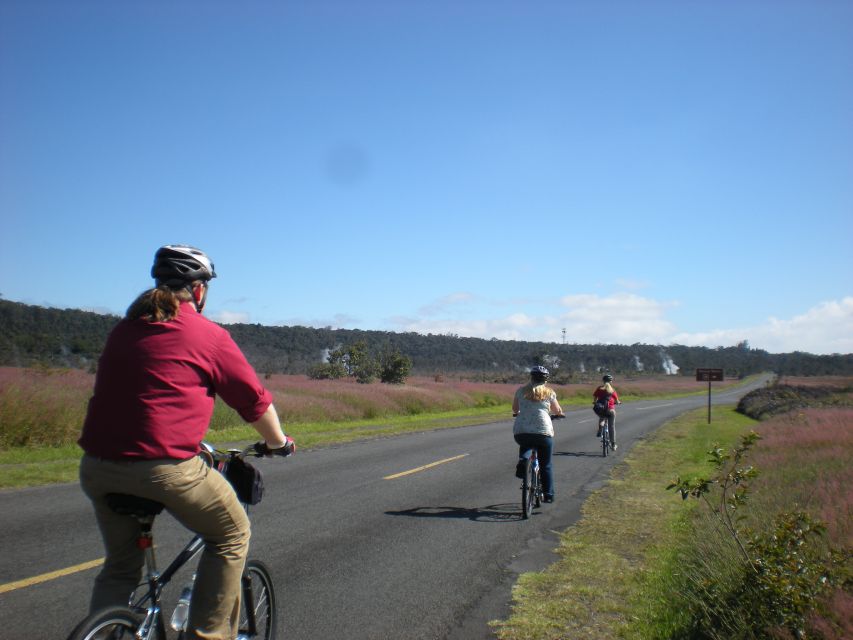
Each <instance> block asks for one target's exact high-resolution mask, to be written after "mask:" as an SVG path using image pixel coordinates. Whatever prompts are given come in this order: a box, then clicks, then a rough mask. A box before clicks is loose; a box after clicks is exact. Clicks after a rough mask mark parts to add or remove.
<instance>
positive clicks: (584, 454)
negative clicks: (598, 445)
mask: <svg viewBox="0 0 853 640" xmlns="http://www.w3.org/2000/svg"><path fill="white" fill-rule="evenodd" d="M551 455H552V456H568V457H570V458H600V457H601V451H600V450H599V451H555V452H554V453H552V454H551Z"/></svg>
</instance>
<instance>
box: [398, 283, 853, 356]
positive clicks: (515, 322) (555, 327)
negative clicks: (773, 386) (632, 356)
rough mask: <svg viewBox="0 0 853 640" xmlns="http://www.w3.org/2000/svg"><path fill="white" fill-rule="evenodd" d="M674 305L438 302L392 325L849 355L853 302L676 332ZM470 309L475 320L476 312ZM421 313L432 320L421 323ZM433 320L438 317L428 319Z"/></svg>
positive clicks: (586, 298) (585, 299) (577, 300)
mask: <svg viewBox="0 0 853 640" xmlns="http://www.w3.org/2000/svg"><path fill="white" fill-rule="evenodd" d="M474 298H476V296H473V295H472V294H453V295H451V296H446V297H445V298H442V299H441V301H445V302H446V303H448V309H446V310H449V307H453V306H455V304H454V303H456V302H463V301H465V302H469V301H470V300H472V299H474ZM480 301H481V302H482V300H480ZM439 302H440V301H439ZM486 302H489V301H486ZM539 302H541V301H539ZM676 304H677V303H674V302H660V301H658V300H653V299H651V298H645V297H642V296H638V295H636V294H633V293H618V294H614V295H610V296H600V295H597V294H577V295H569V296H565V297H563V298H561V299H559V300H554V299H552V300H551V301H550V307H549V308H550V309H552V310H553V313H547V312H546V313H542V312H538V313H533V312H531V311H530V310H529V307H527V305H526V303H525V302H524V301H513V302H512V303H509V302H504V303H496V302H495V301H490V305H491V306H492V309H495V308H500V307H503V308H506V307H507V306H512V308H513V312H512V313H505V314H503V315H497V316H495V317H488V316H489V315H490V314H489V313H486V312H484V311H483V310H482V309H478V310H477V311H476V314H477V315H478V316H479V317H476V318H474V317H470V316H469V317H453V318H450V317H438V314H440V312H441V309H440V305H439V304H438V302H436V303H433V304H432V305H428V306H427V307H425V309H428V310H429V311H430V314H424V315H422V316H420V317H414V318H413V317H407V318H404V317H397V318H395V319H394V320H392V322H393V323H394V324H395V325H396V326H397V327H398V330H402V331H416V332H418V333H423V334H426V333H432V334H456V335H460V336H468V337H478V338H486V339H489V338H498V339H501V340H525V341H530V342H533V341H542V342H561V341H562V332H563V329H565V330H566V341H567V342H569V343H578V344H598V343H601V344H633V343H635V342H641V343H645V344H661V345H668V344H683V345H688V346H706V347H711V348H713V347H718V346H734V345H736V344H737V343H739V342H741V341H742V340H747V341H749V344H750V346H751V347H753V348H756V349H764V350H766V351H769V352H771V353H790V352H792V351H805V352H808V353H815V354H830V353H853V297H845V298H843V299H841V300H835V301H829V302H824V303H822V304H820V305H818V306H816V307H814V308H812V309H809V310H808V311H806V312H805V313H803V314H801V315H797V316H794V317H793V318H791V319H787V320H786V319H778V318H773V317H771V318H768V319H767V321H766V322H764V323H761V324H758V325H756V326H752V327H740V328H727V329H713V330H709V331H704V332H691V333H688V332H683V331H678V328H677V327H676V326H675V325H674V324H673V323H672V322H671V321H670V320H668V319H667V317H666V313H667V310H668V309H671V308H672V307H674V306H676ZM487 306H488V305H487ZM536 306H537V307H538V306H540V305H538V304H537V305H536ZM454 310H455V311H456V310H458V309H454ZM470 311H472V315H473V313H474V311H473V309H471V310H470ZM425 315H430V317H424V316H425ZM433 315H435V316H436V317H432V316H433ZM454 315H456V314H454Z"/></svg>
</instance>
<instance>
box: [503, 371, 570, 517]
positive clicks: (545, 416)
mask: <svg viewBox="0 0 853 640" xmlns="http://www.w3.org/2000/svg"><path fill="white" fill-rule="evenodd" d="M549 375H550V374H549V373H548V369H546V368H545V367H533V368H532V369H531V370H530V382H529V383H528V384H526V385H524V386H523V387H520V388H519V389H518V390H517V391H516V392H515V397H514V398H513V400H512V415H514V416H515V423H514V424H513V427H512V435H513V437H514V438H515V441H516V442H517V443H518V464H517V465H516V467H515V475H516V477H517V478H524V467H525V463H526V462H527V459H528V458H530V454H531V451H532V450H533V449H536V455H537V456H538V457H539V468H540V469H541V473H542V487H543V493H544V494H545V502H553V501H554V476H553V474H552V473H551V452H552V451H553V448H554V425H553V424H552V422H551V416H552V415H563V409H562V407H560V403H559V402H557V394H556V393H555V392H554V390H553V389H552V388H551V387H549V386H548V385H547V384H545V383H546V381H547V380H548V376H549Z"/></svg>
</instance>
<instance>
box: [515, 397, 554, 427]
mask: <svg viewBox="0 0 853 640" xmlns="http://www.w3.org/2000/svg"><path fill="white" fill-rule="evenodd" d="M528 388H529V387H527V386H524V387H521V388H520V389H518V390H517V391H516V392H515V398H516V400H518V415H517V416H516V417H515V423H514V424H513V425H512V434H513V435H517V434H519V433H535V434H540V435H544V436H551V437H552V438H553V437H554V424H553V423H552V422H551V402H552V401H554V400H556V399H557V394H556V393H554V392H553V391H552V392H551V395H550V396H548V397H547V398H545V399H544V400H539V401H536V400H528V399H527V398H525V397H524V391H525V390H526V389H528Z"/></svg>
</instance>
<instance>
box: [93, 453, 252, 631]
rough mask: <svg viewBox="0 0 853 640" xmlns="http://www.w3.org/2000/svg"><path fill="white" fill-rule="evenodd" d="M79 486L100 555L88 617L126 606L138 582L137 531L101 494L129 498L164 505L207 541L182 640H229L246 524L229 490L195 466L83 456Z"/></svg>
mask: <svg viewBox="0 0 853 640" xmlns="http://www.w3.org/2000/svg"><path fill="white" fill-rule="evenodd" d="M80 485H81V486H82V488H83V491H84V492H85V494H86V495H87V496H88V497H89V499H90V500H91V501H92V504H93V505H94V507H95V516H96V517H97V520H98V527H99V528H100V530H101V536H102V537H103V539H104V546H105V547H106V560H105V561H104V567H103V569H102V570H101V572H100V574H99V575H98V577H97V578H95V588H94V590H93V592H92V600H91V604H90V610H91V611H96V610H98V609H101V608H103V607H107V606H113V605H119V606H126V605H127V601H128V598H129V597H130V594H131V592H132V591H133V590H134V589H135V588H136V586H137V585H138V584H139V582H140V580H141V577H142V566H143V564H144V561H145V558H144V554H143V552H142V551H141V550H140V549H138V548H137V546H136V539H137V537H138V535H139V523H138V522H137V521H136V520H135V519H134V518H131V517H129V516H120V515H118V514H117V513H115V512H113V511H112V510H111V509H110V508H109V507H108V506H107V505H106V503H105V502H104V495H105V494H107V493H129V494H132V495H136V496H141V497H143V498H148V499H150V500H156V501H158V502H162V503H163V504H164V505H165V507H166V509H167V510H168V511H169V513H171V514H172V515H173V516H174V517H175V518H176V519H177V520H178V522H180V523H181V524H183V525H184V526H185V527H187V528H188V529H190V530H192V531H193V532H195V533H197V534H199V535H200V536H201V537H202V538H203V539H204V541H205V546H204V550H203V551H202V553H201V558H200V560H199V563H198V572H197V577H196V581H195V586H194V587H193V597H192V603H191V605H190V613H189V620H188V623H187V634H186V637H187V638H200V639H202V638H203V639H204V640H234V638H235V637H236V636H237V625H238V622H239V620H238V617H239V614H240V576H241V575H242V573H243V566H244V564H245V562H246V555H247V553H248V550H249V519H248V517H247V516H246V512H245V510H244V509H243V507H242V505H241V504H240V501H239V500H237V496H236V495H235V494H234V490H233V489H232V488H231V485H230V484H228V481H227V480H225V478H223V477H222V474H220V473H219V472H218V471H215V470H213V469H211V468H210V467H208V466H207V465H206V464H205V463H204V461H203V460H202V459H201V458H198V457H195V458H190V459H189V460H183V461H181V460H168V459H164V460H143V461H139V462H125V461H110V460H102V459H100V458H94V457H92V456H88V455H87V456H84V457H83V460H82V462H81V464H80Z"/></svg>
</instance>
